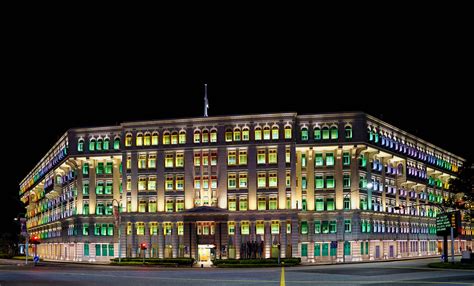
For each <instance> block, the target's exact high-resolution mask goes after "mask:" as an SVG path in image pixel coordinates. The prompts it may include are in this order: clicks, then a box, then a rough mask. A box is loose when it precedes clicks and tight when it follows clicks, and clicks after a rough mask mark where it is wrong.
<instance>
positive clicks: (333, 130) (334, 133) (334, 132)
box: [331, 126, 339, 139]
mask: <svg viewBox="0 0 474 286" xmlns="http://www.w3.org/2000/svg"><path fill="white" fill-rule="evenodd" d="M338 135H339V133H338V131H337V127H336V126H333V127H331V139H337V138H338Z"/></svg>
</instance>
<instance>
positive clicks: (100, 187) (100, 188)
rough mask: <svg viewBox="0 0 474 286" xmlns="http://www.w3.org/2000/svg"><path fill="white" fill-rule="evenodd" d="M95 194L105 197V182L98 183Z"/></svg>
mask: <svg viewBox="0 0 474 286" xmlns="http://www.w3.org/2000/svg"><path fill="white" fill-rule="evenodd" d="M95 193H96V194H97V195H103V194H104V182H102V181H99V182H97V185H96V187H95Z"/></svg>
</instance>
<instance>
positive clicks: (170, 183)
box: [165, 176, 174, 191]
mask: <svg viewBox="0 0 474 286" xmlns="http://www.w3.org/2000/svg"><path fill="white" fill-rule="evenodd" d="M173 183H174V182H173V176H166V179H165V190H167V191H172V190H173V185H174V184H173Z"/></svg>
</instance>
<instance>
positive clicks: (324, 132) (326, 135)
mask: <svg viewBox="0 0 474 286" xmlns="http://www.w3.org/2000/svg"><path fill="white" fill-rule="evenodd" d="M322 135H323V139H324V140H327V139H329V127H327V126H325V127H323V129H322Z"/></svg>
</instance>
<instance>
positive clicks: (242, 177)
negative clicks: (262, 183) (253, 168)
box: [239, 173, 247, 189]
mask: <svg viewBox="0 0 474 286" xmlns="http://www.w3.org/2000/svg"><path fill="white" fill-rule="evenodd" d="M239 188H242V189H246V188H247V174H245V173H240V174H239Z"/></svg>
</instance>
